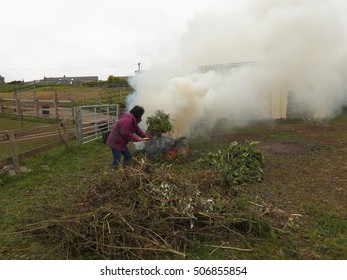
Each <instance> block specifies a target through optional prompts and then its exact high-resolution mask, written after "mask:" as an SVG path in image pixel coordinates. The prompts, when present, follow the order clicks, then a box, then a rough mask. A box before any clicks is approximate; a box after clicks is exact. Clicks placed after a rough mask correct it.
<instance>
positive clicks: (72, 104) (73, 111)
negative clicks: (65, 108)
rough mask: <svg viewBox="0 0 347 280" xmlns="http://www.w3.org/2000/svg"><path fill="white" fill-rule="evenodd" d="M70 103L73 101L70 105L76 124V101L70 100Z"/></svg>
mask: <svg viewBox="0 0 347 280" xmlns="http://www.w3.org/2000/svg"><path fill="white" fill-rule="evenodd" d="M70 101H71V103H70V106H71V115H72V119H73V122H74V123H75V99H70Z"/></svg>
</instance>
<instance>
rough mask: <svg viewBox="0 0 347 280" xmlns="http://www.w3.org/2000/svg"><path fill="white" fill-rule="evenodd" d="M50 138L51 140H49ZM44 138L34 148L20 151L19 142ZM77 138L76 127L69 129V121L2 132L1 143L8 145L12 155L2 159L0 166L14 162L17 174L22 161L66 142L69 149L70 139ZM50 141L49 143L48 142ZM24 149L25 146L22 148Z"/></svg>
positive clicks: (0, 133) (0, 135) (0, 134)
mask: <svg viewBox="0 0 347 280" xmlns="http://www.w3.org/2000/svg"><path fill="white" fill-rule="evenodd" d="M47 138H49V139H50V141H48V140H47ZM40 139H44V140H42V141H41V142H42V143H45V144H43V145H42V143H41V145H40V146H39V147H36V148H34V149H30V150H25V149H24V150H25V151H21V152H20V153H19V152H18V143H20V144H21V146H25V145H22V144H23V142H27V143H28V142H29V141H30V142H32V141H38V142H40ZM72 139H75V133H74V129H73V128H72V129H68V125H67V122H61V123H59V124H54V125H47V126H42V127H36V128H32V129H24V130H8V131H6V132H0V145H1V146H8V150H9V151H10V154H11V157H8V158H5V159H2V160H0V168H3V167H4V166H6V165H9V164H13V166H14V169H15V171H16V174H20V172H21V171H20V161H22V160H23V159H26V158H28V157H31V156H33V155H36V154H38V153H41V152H44V151H47V150H49V149H52V148H54V147H57V146H59V145H62V144H64V145H65V148H66V149H67V150H69V149H70V144H69V141H70V140H72ZM48 142H49V143H48ZM21 150H23V148H22V149H21Z"/></svg>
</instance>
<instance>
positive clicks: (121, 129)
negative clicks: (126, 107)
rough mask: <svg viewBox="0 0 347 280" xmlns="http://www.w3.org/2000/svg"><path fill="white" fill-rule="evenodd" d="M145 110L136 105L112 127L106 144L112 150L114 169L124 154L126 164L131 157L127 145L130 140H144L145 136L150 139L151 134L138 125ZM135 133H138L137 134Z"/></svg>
mask: <svg viewBox="0 0 347 280" xmlns="http://www.w3.org/2000/svg"><path fill="white" fill-rule="evenodd" d="M144 112H145V110H144V108H143V107H141V106H137V105H136V106H135V107H134V108H132V109H131V110H130V112H129V113H125V114H123V115H121V116H120V118H119V119H118V121H116V123H115V124H114V126H113V127H112V129H111V132H110V135H109V136H108V138H107V141H106V145H107V146H109V147H110V148H111V150H112V155H113V162H112V169H114V170H115V169H117V168H118V165H119V164H120V162H121V158H122V155H123V156H124V165H126V164H127V163H128V162H129V160H130V159H131V153H130V151H129V149H128V146H127V145H128V143H129V142H130V141H133V142H139V141H143V140H144V139H143V138H146V139H147V140H148V139H149V136H148V135H147V134H146V133H145V132H144V131H142V130H141V129H140V128H139V126H138V124H139V123H140V122H141V120H142V119H141V118H142V115H143V114H144ZM135 134H137V136H136V135H135ZM138 136H139V137H141V138H139V137H138Z"/></svg>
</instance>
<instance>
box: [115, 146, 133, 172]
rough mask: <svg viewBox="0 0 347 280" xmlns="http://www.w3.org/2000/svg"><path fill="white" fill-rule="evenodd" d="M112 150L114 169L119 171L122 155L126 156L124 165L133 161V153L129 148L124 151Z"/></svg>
mask: <svg viewBox="0 0 347 280" xmlns="http://www.w3.org/2000/svg"><path fill="white" fill-rule="evenodd" d="M111 150H112V155H113V162H112V168H114V169H117V167H118V165H119V164H120V162H121V159H122V155H123V156H124V165H126V164H127V162H129V160H130V159H131V153H130V151H129V149H128V148H125V150H124V151H120V150H116V149H113V148H111Z"/></svg>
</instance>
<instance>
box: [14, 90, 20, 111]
mask: <svg viewBox="0 0 347 280" xmlns="http://www.w3.org/2000/svg"><path fill="white" fill-rule="evenodd" d="M13 98H14V103H15V106H16V113H17V116H19V101H18V94H17V89H15V91H14V92H13Z"/></svg>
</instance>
